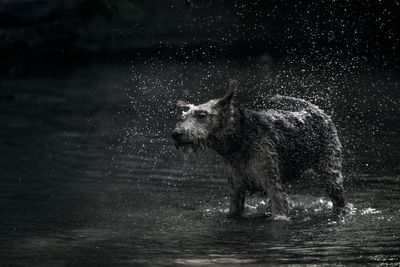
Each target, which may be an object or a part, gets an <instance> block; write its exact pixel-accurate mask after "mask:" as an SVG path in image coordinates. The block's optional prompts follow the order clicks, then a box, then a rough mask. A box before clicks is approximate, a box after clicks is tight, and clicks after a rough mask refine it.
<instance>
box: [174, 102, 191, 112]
mask: <svg viewBox="0 0 400 267" xmlns="http://www.w3.org/2000/svg"><path fill="white" fill-rule="evenodd" d="M176 105H177V106H178V107H180V108H181V109H183V110H184V111H187V110H189V109H190V104H189V103H188V102H187V101H184V100H178V102H176Z"/></svg>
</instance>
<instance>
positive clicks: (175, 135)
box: [172, 131, 183, 141]
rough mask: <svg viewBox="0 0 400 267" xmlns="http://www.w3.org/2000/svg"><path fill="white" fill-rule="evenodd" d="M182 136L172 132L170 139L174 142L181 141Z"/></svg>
mask: <svg viewBox="0 0 400 267" xmlns="http://www.w3.org/2000/svg"><path fill="white" fill-rule="evenodd" d="M182 136H183V134H182V133H180V132H178V131H174V132H173V133H172V138H174V139H175V140H176V141H179V140H181V139H182Z"/></svg>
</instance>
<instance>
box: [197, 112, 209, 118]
mask: <svg viewBox="0 0 400 267" xmlns="http://www.w3.org/2000/svg"><path fill="white" fill-rule="evenodd" d="M207 115H208V113H207V111H200V112H198V113H197V117H198V118H200V119H204V118H205V117H207Z"/></svg>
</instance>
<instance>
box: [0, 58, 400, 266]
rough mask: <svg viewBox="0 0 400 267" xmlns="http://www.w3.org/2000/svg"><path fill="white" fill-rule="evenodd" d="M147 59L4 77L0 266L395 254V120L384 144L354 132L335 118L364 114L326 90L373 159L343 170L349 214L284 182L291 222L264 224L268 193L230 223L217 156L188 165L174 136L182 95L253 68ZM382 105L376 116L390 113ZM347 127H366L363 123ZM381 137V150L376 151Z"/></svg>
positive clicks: (398, 200)
mask: <svg viewBox="0 0 400 267" xmlns="http://www.w3.org/2000/svg"><path fill="white" fill-rule="evenodd" d="M156 66H157V65H149V66H147V65H137V66H134V67H129V66H127V67H126V66H108V67H104V66H103V67H98V66H97V67H88V68H83V69H76V70H75V71H73V70H70V69H69V70H68V72H67V74H66V73H54V74H52V76H47V77H25V78H24V79H23V80H20V79H19V78H7V79H4V80H3V81H1V87H2V91H1V93H0V96H1V98H0V99H1V100H0V101H1V102H0V104H1V105H0V111H1V113H0V116H1V121H2V125H3V127H2V128H1V129H0V134H1V147H0V148H1V151H2V152H1V153H2V157H1V158H0V167H1V173H2V177H1V180H0V188H1V189H0V190H1V194H0V212H1V214H2V216H1V217H0V262H1V263H4V264H6V265H7V264H20V265H28V266H30V265H48V266H63V265H78V264H79V265H83V264H84V263H87V264H93V265H105V266H110V265H113V266H114V265H129V264H143V265H153V264H171V265H176V264H182V265H207V264H221V265H222V264H226V265H232V264H240V265H245V264H259V263H265V262H266V263H287V264H291V263H327V264H341V263H342V264H354V263H358V264H367V263H387V264H396V263H397V264H398V263H399V262H400V256H399V255H400V249H399V248H400V228H399V226H398V221H399V220H400V185H399V183H400V176H398V175H395V173H396V170H398V169H396V167H397V168H398V166H397V165H395V164H393V162H394V159H390V158H388V157H387V156H385V155H382V153H384V152H385V151H387V153H389V154H390V153H392V154H390V155H396V154H395V153H397V152H396V151H398V148H399V143H398V139H395V138H393V131H395V128H394V127H393V125H389V126H387V127H388V128H385V127H386V125H381V126H380V127H381V128H379V129H389V130H388V131H384V132H380V133H385V134H382V137H381V138H380V139H378V137H377V135H374V136H375V139H369V138H368V139H367V137H366V138H365V139H360V138H359V136H358V135H357V134H359V133H357V132H356V130H355V129H353V130H354V132H356V133H355V134H353V135H351V134H349V133H351V131H350V130H349V129H346V128H345V127H346V125H347V122H346V120H345V119H343V118H344V117H345V116H344V115H343V114H347V115H349V116H350V115H354V114H358V113H357V112H358V111H359V109H356V110H355V111H354V110H352V109H347V110H340V109H339V108H346V106H343V105H344V104H343V103H339V101H338V102H334V100H333V99H334V98H331V101H333V103H329V105H327V106H326V107H327V108H332V110H335V111H337V113H335V116H336V117H338V120H339V124H340V125H343V127H342V128H340V127H339V129H342V131H343V132H344V133H346V134H349V136H347V135H346V137H347V139H346V140H347V141H346V140H345V144H347V148H348V150H349V151H350V152H351V153H350V152H348V155H347V157H348V159H349V162H352V163H354V165H355V166H366V165H365V164H369V165H372V166H374V168H375V171H373V172H369V170H370V169H369V168H368V166H367V167H365V169H362V170H365V171H364V172H355V171H354V169H356V168H352V166H348V167H347V169H348V170H349V172H348V175H347V177H349V180H348V181H347V192H346V195H347V199H348V201H349V203H350V204H349V212H348V213H347V214H346V215H337V214H334V213H333V212H332V209H331V203H330V202H329V201H327V200H326V199H325V198H324V197H323V196H322V195H321V192H320V190H319V189H318V188H313V187H309V186H305V185H302V184H295V185H291V186H290V187H289V186H288V188H287V189H288V191H289V195H290V204H291V207H292V212H291V217H290V220H289V221H274V220H271V218H270V216H269V206H268V201H267V199H264V198H262V197H260V196H257V195H255V196H252V197H250V198H249V200H248V202H247V205H246V216H245V217H244V218H242V219H239V220H230V219H228V218H227V217H226V212H227V209H228V199H227V186H226V182H225V180H224V177H223V175H222V171H221V167H220V159H219V158H218V157H217V156H216V155H215V154H208V153H207V152H202V153H200V154H198V155H195V156H193V157H189V158H188V159H187V160H184V158H183V157H182V156H181V155H180V154H178V153H177V152H176V151H175V149H174V147H173V144H172V142H171V140H170V138H169V131H170V129H171V128H172V127H173V123H174V119H173V117H174V116H175V115H176V114H175V113H174V112H175V111H174V109H173V103H174V102H175V100H176V99H178V97H179V96H181V95H183V96H185V97H186V98H192V99H191V100H192V101H196V99H197V100H199V99H200V100H201V99H203V100H204V99H207V98H208V97H209V96H210V95H213V94H217V93H216V92H222V91H223V86H222V85H220V84H219V83H222V81H225V80H227V79H228V78H229V77H231V76H235V75H237V73H240V71H242V72H243V73H244V76H246V75H248V71H249V69H251V67H248V66H245V67H241V68H239V67H238V69H235V70H233V69H228V70H225V71H223V72H219V73H214V76H212V77H213V78H212V79H211V78H209V79H208V80H207V79H206V80H203V79H200V78H199V77H205V76H206V75H207V73H202V70H203V68H198V67H197V66H196V65H189V66H186V68H188V70H185V72H184V73H183V74H185V75H183V76H180V75H178V74H179V73H180V72H181V71H183V70H184V69H185V68H183V67H182V66H180V65H179V64H171V66H168V68H166V67H165V66H164V67H163V70H164V72H163V73H160V72H159V71H160V68H159V67H156ZM208 68H209V69H218V70H219V69H220V70H224V69H226V68H224V67H223V66H217V67H210V66H208ZM166 69H168V70H166ZM255 71H260V69H256V70H255ZM177 73H178V74H177ZM186 74H187V75H186ZM146 75H147V76H146ZM257 75H259V74H257ZM179 77H180V78H179ZM246 77H247V76H246ZM249 77H251V76H249ZM249 77H248V78H249ZM213 79H214V80H213ZM321 79H322V78H321ZM179 81H180V82H179ZM382 81H383V80H382ZM244 83H245V84H246V81H244ZM341 83H342V84H343V83H344V82H343V81H341ZM199 84H200V85H199ZM264 84H265V81H264ZM197 86H203V87H204V88H208V89H205V91H204V92H203V91H201V90H196V89H195V88H196V87H197ZM310 86H311V85H310ZM343 86H345V85H343ZM384 86H389V85H387V84H384ZM203 87H202V88H203ZM157 88H158V91H157V90H156V89H157ZM160 88H164V90H160ZM302 88H304V87H302ZM310 88H311V89H310ZM317 89H319V87H316V88H314V87H309V89H307V90H308V91H307V90H306V91H304V93H305V94H309V95H312V94H313V93H315V92H316V90H317ZM304 90H305V89H304ZM313 90H314V91H313ZM363 90H366V91H368V88H364V89H363ZM371 90H372V89H371ZM295 93H297V94H300V93H302V92H300V91H296V92H295ZM242 94H243V101H244V102H246V93H245V92H242ZM324 94H332V95H333V96H334V95H335V94H338V95H339V96H338V97H342V98H345V97H344V96H340V94H339V93H335V94H333V93H332V92H321V96H324ZM359 95H360V94H359ZM316 99H317V100H316V101H318V98H316ZM357 101H358V99H354V101H353V102H354V103H356V104H355V105H359V102H357ZM360 101H361V100H360ZM381 103H383V104H387V103H386V102H384V100H382V102H381ZM370 108H371V109H373V108H374V107H373V106H371V107H370ZM387 110H388V113H389V114H387V116H386V117H385V118H384V119H383V121H384V122H385V123H386V121H388V120H390V116H392V115H390V110H391V108H390V107H388V109H387ZM351 112H353V113H351ZM354 116H355V115H354ZM371 116H372V115H371ZM340 118H342V120H340ZM364 119H370V120H371V119H373V118H364ZM385 120H386V121H385ZM368 122H369V121H368ZM348 123H349V124H350V125H351V126H353V125H354V124H356V125H358V126H359V127H357V131H364V130H365V128H363V127H362V125H364V124H365V121H361V122H357V121H351V122H348ZM357 123H358V124H357ZM371 125H374V127H375V126H376V125H378V123H374V122H372V123H371ZM379 129H377V130H379ZM365 132H366V131H364V132H361V133H362V134H364V133H365ZM396 133H397V132H396ZM348 140H351V142H350V141H348ZM356 141H358V143H354V144H353V143H352V142H356ZM396 142H397V143H396ZM379 144H380V145H381V146H382V147H384V148H381V147H379V148H378V149H375V150H374V148H377V146H378V145H379ZM352 147H359V148H360V150H355V151H354V150H352V149H350V148H352ZM396 148H397V149H396ZM371 149H372V150H371ZM394 150H395V151H394ZM371 151H374V152H375V153H370V152H371ZM379 153H381V154H379ZM351 157H354V158H351ZM379 166H381V168H379ZM357 170H358V169H357Z"/></svg>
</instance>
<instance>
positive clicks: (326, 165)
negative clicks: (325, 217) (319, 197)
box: [315, 146, 345, 208]
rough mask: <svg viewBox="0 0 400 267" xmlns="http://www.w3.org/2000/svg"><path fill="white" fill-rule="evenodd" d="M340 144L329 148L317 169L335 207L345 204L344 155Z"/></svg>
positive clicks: (341, 206)
mask: <svg viewBox="0 0 400 267" xmlns="http://www.w3.org/2000/svg"><path fill="white" fill-rule="evenodd" d="M338 147H339V146H335V147H332V148H331V149H329V150H328V151H327V152H326V153H325V155H324V157H322V160H321V162H320V164H319V166H318V169H317V170H315V171H316V172H317V174H318V178H319V180H320V183H321V184H322V185H323V187H324V189H325V192H326V194H327V195H328V197H329V198H330V199H331V200H332V203H333V206H334V208H343V207H344V206H345V201H344V193H343V176H342V172H341V169H342V164H341V163H342V157H341V150H340V148H338Z"/></svg>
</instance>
